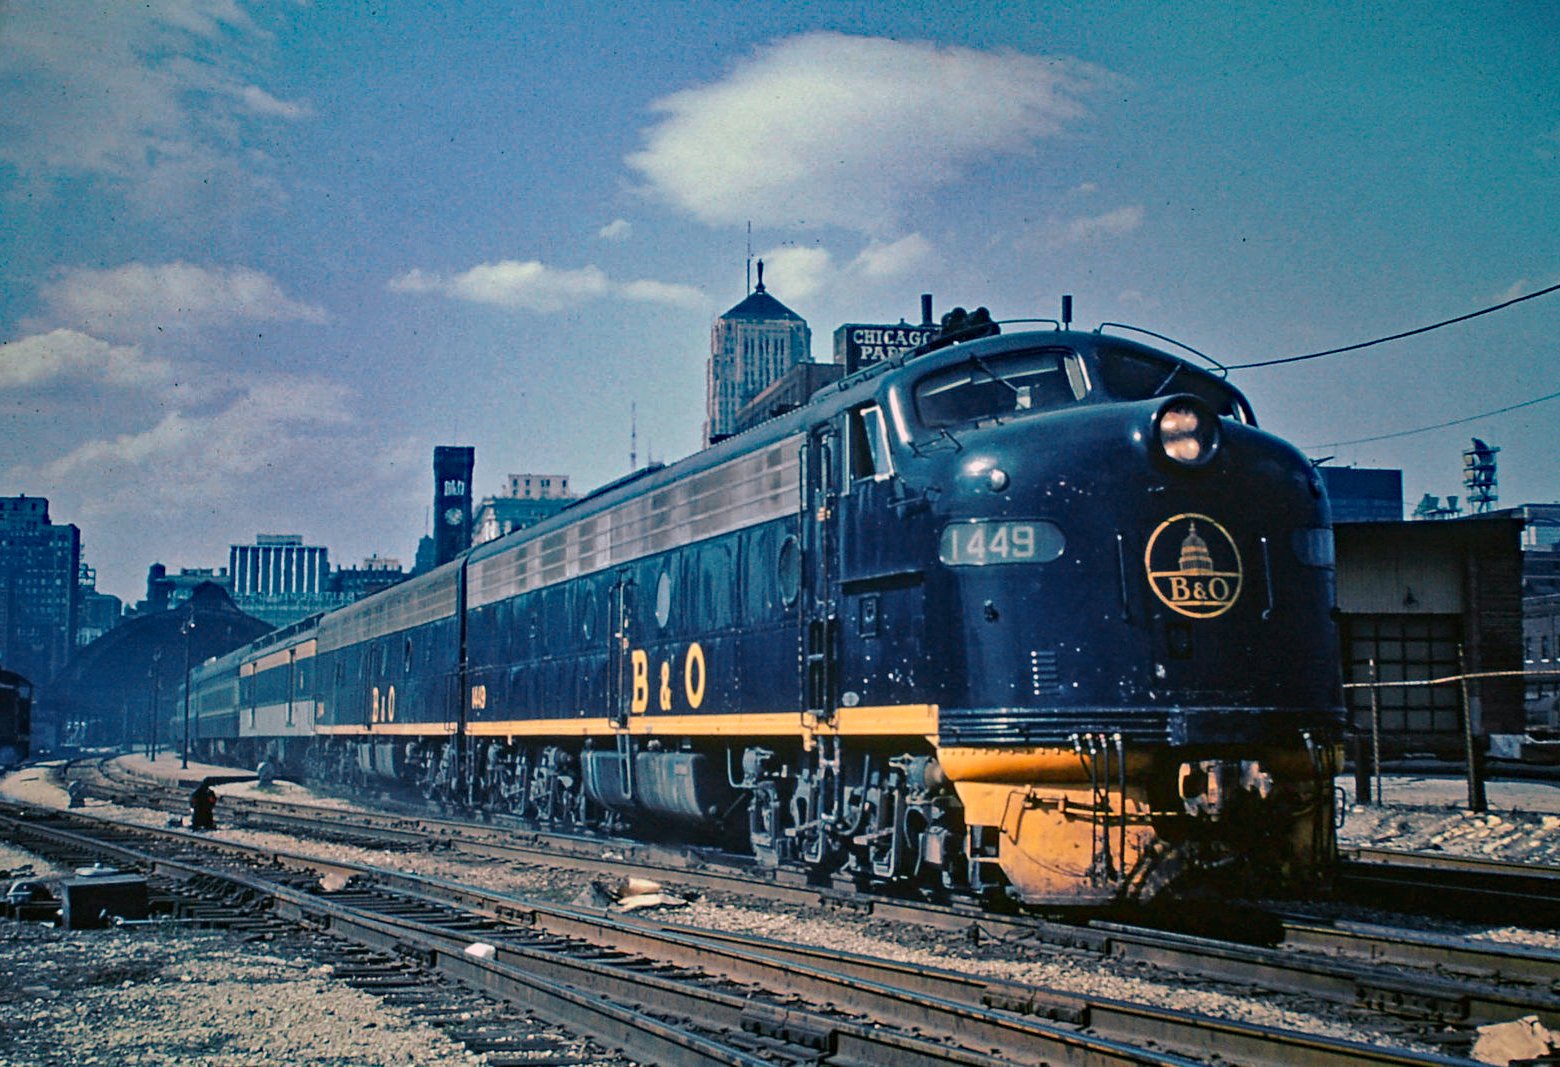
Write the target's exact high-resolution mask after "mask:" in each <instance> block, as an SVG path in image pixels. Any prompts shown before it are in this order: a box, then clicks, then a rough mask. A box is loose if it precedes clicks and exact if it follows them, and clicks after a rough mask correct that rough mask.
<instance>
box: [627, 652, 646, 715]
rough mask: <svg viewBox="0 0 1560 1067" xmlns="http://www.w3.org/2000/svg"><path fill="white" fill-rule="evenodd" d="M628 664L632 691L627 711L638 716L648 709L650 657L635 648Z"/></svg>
mask: <svg viewBox="0 0 1560 1067" xmlns="http://www.w3.org/2000/svg"><path fill="white" fill-rule="evenodd" d="M630 663H631V664H632V667H633V681H634V689H633V698H632V699H631V700H630V701H629V710H630V711H632V712H633V713H634V714H635V715H638V714H640V713H641V712H643V711H644V710H645V709H647V708H648V707H650V657H648V656H646V655H645V652H644V649H642V648H636V649H634V651H633V655H632V656H631V657H630Z"/></svg>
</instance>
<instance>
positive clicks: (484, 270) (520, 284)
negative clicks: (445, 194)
mask: <svg viewBox="0 0 1560 1067" xmlns="http://www.w3.org/2000/svg"><path fill="white" fill-rule="evenodd" d="M389 287H390V289H391V291H392V292H397V293H441V294H443V295H444V296H447V297H450V298H452V299H455V300H465V301H468V302H470V303H474V304H493V305H496V306H498V307H506V308H523V309H525V310H528V311H540V312H556V311H564V310H567V309H569V308H574V307H580V306H582V305H584V304H586V303H588V302H590V301H592V300H599V299H601V298H602V297H606V296H609V295H611V294H613V293H617V294H620V295H622V296H624V297H627V298H628V299H630V300H639V301H643V302H646V303H654V304H666V305H669V306H672V307H684V308H695V309H696V308H702V307H704V306H705V303H706V298H705V296H704V294H703V293H701V292H700V291H699V290H697V289H695V288H693V287H692V286H689V285H680V284H677V283H674V282H658V281H653V280H649V279H642V280H639V281H631V282H627V283H618V282H614V281H613V280H612V279H610V278H608V277H607V275H606V273H605V272H604V271H602V270H601V268H599V267H596V266H585V267H580V268H579V269H577V270H566V269H562V268H558V267H549V266H547V264H545V263H540V262H538V261H536V260H534V259H532V260H525V261H523V262H522V261H520V260H514V259H505V260H501V261H499V262H497V263H482V264H479V265H477V266H475V267H472V268H471V269H470V270H467V271H463V272H461V273H459V274H453V275H443V274H437V273H432V272H429V271H424V270H420V269H417V268H413V269H412V270H409V271H407V272H406V273H405V274H402V275H399V276H398V277H395V278H392V279H391V280H390V283H389Z"/></svg>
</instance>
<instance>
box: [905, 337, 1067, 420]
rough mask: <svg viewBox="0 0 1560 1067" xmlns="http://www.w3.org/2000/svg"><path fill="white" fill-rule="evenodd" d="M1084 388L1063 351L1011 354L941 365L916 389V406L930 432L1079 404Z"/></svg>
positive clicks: (922, 380) (920, 382) (921, 381)
mask: <svg viewBox="0 0 1560 1067" xmlns="http://www.w3.org/2000/svg"><path fill="white" fill-rule="evenodd" d="M1087 392H1088V384H1087V381H1086V379H1085V377H1084V374H1083V368H1082V366H1081V364H1080V363H1079V361H1078V357H1077V356H1076V355H1074V354H1073V353H1072V352H1067V351H1056V350H1051V351H1039V352H1013V353H1007V354H1004V355H997V356H991V357H990V358H987V359H982V358H980V357H979V356H976V357H973V358H971V359H970V360H969V361H967V362H965V363H959V364H955V365H954V366H952V367H945V368H944V369H942V370H940V371H937V372H936V373H934V374H929V375H927V376H926V377H925V378H922V379H921V380H920V381H919V382H917V383H916V385H915V408H916V412H917V414H919V416H920V418H921V422H922V424H924V425H925V426H927V427H929V428H931V429H934V430H935V429H940V428H942V427H945V426H957V425H960V424H962V423H976V422H986V421H992V420H996V421H1000V420H1003V419H1009V418H1018V417H1022V416H1025V415H1032V414H1035V413H1037V412H1042V411H1051V410H1054V409H1056V408H1060V407H1066V406H1068V405H1070V404H1075V403H1077V402H1078V401H1079V400H1082V399H1083V397H1084V396H1085V394H1086V393H1087Z"/></svg>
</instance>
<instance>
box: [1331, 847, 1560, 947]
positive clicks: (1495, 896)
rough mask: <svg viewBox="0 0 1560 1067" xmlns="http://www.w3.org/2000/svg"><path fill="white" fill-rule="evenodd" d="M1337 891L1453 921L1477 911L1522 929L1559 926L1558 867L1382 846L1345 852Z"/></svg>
mask: <svg viewBox="0 0 1560 1067" xmlns="http://www.w3.org/2000/svg"><path fill="white" fill-rule="evenodd" d="M1339 888H1340V891H1341V892H1342V893H1343V894H1345V895H1346V896H1347V897H1348V898H1349V899H1352V900H1356V901H1359V902H1361V903H1366V904H1371V903H1378V902H1379V901H1381V900H1390V901H1392V902H1393V904H1394V907H1395V908H1397V909H1399V910H1401V909H1403V908H1405V907H1406V908H1411V909H1413V910H1417V911H1423V912H1424V913H1426V914H1430V915H1450V916H1453V917H1456V916H1459V915H1466V914H1469V913H1476V914H1478V915H1480V916H1486V917H1490V918H1492V919H1495V920H1497V921H1498V918H1499V917H1501V916H1504V917H1505V918H1506V919H1507V920H1508V921H1509V920H1510V919H1511V918H1512V917H1516V918H1519V919H1520V920H1521V924H1522V925H1524V926H1544V927H1549V928H1555V927H1560V867H1543V866H1536V865H1532V864H1519V863H1505V862H1502V861H1500V860H1491V859H1480V858H1475V857H1471V856H1453V855H1447V854H1444V853H1438V854H1435V855H1429V854H1426V853H1422V852H1403V851H1400V850H1397V849H1386V848H1355V849H1349V850H1347V851H1345V852H1344V854H1343V862H1342V865H1341V869H1340V872H1339Z"/></svg>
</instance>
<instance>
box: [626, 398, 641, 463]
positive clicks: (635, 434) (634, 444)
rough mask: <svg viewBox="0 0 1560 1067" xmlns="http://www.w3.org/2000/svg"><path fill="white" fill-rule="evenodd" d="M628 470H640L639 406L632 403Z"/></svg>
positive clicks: (629, 408)
mask: <svg viewBox="0 0 1560 1067" xmlns="http://www.w3.org/2000/svg"><path fill="white" fill-rule="evenodd" d="M628 469H629V470H630V471H637V470H638V469H639V405H638V404H636V403H633V402H632V401H630V402H629V405H628Z"/></svg>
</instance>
